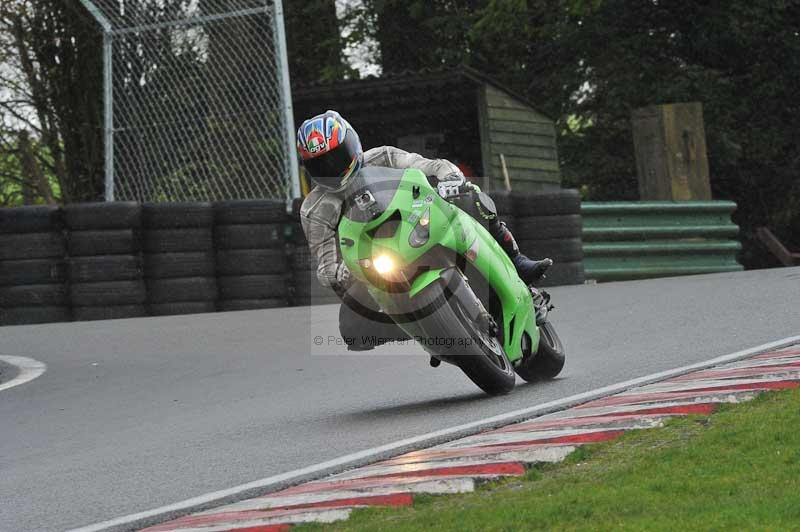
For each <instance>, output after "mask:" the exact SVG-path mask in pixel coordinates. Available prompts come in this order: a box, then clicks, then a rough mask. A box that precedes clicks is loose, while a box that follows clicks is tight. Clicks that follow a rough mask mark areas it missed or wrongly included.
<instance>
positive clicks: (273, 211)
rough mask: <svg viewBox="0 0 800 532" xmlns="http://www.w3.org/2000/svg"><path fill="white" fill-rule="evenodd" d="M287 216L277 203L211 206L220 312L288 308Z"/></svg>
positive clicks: (241, 202) (237, 202) (229, 202)
mask: <svg viewBox="0 0 800 532" xmlns="http://www.w3.org/2000/svg"><path fill="white" fill-rule="evenodd" d="M286 218H287V217H286V204H285V203H284V202H283V201H280V200H239V201H220V202H217V203H215V204H214V224H215V226H214V245H215V248H216V252H217V256H216V264H217V281H218V285H219V292H220V299H219V302H218V304H217V306H218V309H219V310H221V311H231V310H251V309H262V308H275V307H285V306H288V305H289V302H288V298H289V282H288V278H289V265H288V262H287V257H286V236H285V233H286Z"/></svg>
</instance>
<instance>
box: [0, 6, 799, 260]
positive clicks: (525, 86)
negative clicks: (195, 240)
mask: <svg viewBox="0 0 800 532" xmlns="http://www.w3.org/2000/svg"><path fill="white" fill-rule="evenodd" d="M346 4H347V7H346V8H345V9H341V8H342V7H343V6H344V4H342V5H341V6H340V14H341V13H342V12H343V16H340V17H337V10H336V4H335V3H334V1H333V0H309V1H301V0H285V1H284V7H285V13H286V29H287V39H288V49H289V62H290V71H291V77H292V84H293V86H294V87H301V86H304V85H308V84H313V83H320V82H335V81H336V80H341V79H346V78H355V77H358V75H359V74H358V71H357V70H356V69H355V68H354V66H356V67H358V66H359V65H362V64H373V65H376V66H377V67H379V68H380V69H381V70H382V71H383V72H393V73H396V72H403V71H418V70H422V69H439V68H443V67H448V66H455V65H459V64H468V65H470V66H472V67H474V68H477V69H479V70H481V71H483V72H485V73H486V74H488V75H490V76H492V77H494V78H496V79H497V80H498V81H500V82H501V83H504V84H506V85H508V86H510V87H512V88H513V89H514V90H515V91H516V92H518V93H520V94H522V95H524V96H525V97H527V98H528V100H529V101H530V102H532V103H533V105H534V106H535V107H537V108H538V109H540V110H541V111H543V112H545V113H546V114H548V115H550V116H551V117H553V118H554V119H555V120H556V121H557V127H558V129H559V153H560V158H561V164H562V168H563V172H564V176H565V182H566V183H565V185H566V186H574V187H578V188H580V189H581V190H582V191H583V193H584V196H585V198H586V199H590V200H607V199H636V197H637V190H638V189H637V186H636V169H635V161H634V152H633V141H632V137H631V125H630V115H631V111H632V110H633V109H636V108H638V107H642V106H647V105H653V104H662V103H671V102H684V101H700V102H702V103H703V106H704V114H705V121H706V134H707V137H708V149H709V160H710V165H711V175H712V189H713V192H714V196H715V198H718V199H732V200H734V201H736V202H737V203H738V205H739V209H738V211H737V213H736V214H735V220H736V221H737V223H739V224H740V225H741V226H742V230H743V234H742V237H743V240H744V242H745V249H746V251H745V254H744V255H743V257H742V259H743V261H744V263H745V264H746V265H747V266H750V267H755V266H766V265H770V264H771V260H772V259H769V258H765V255H764V254H763V253H762V250H761V248H760V247H759V246H758V245H756V244H755V243H754V242H753V241H752V231H753V228H755V227H757V226H759V225H767V226H769V227H771V228H772V229H773V230H774V231H775V232H776V233H777V234H778V235H779V237H780V238H782V239H783V240H784V241H786V242H788V243H790V245H791V246H793V247H795V248H797V249H800V126H799V125H798V124H800V98H798V94H797V90H798V87H800V34H799V33H798V32H799V31H800V0H706V1H702V2H698V1H694V0H646V1H642V2H630V1H625V0H363V1H361V2H348V3H346ZM100 41H101V36H100V34H99V32H98V31H97V28H96V26H94V25H93V24H92V21H91V18H90V17H89V15H88V13H86V12H85V11H84V9H83V7H82V6H81V5H80V2H79V1H78V0H11V1H9V2H3V4H2V6H0V65H2V66H3V68H2V69H0V77H2V82H3V85H4V87H5V90H4V91H3V92H2V93H0V109H1V112H0V114H2V116H3V121H2V123H1V124H0V202H2V203H4V204H18V203H23V202H24V203H31V202H43V201H47V202H50V201H79V200H89V199H96V198H99V197H101V196H102V158H103V155H102V136H101V133H100V132H101V125H102V116H101V106H100V101H101V94H102V92H101V90H100V83H101V79H102V69H101V55H100V53H101V49H100ZM346 47H350V48H347V49H356V50H358V52H356V53H355V57H352V58H351V60H350V61H348V60H347V59H346V58H345V53H344V50H345V49H346ZM353 47H355V48H353Z"/></svg>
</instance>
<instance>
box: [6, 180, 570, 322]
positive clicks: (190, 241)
mask: <svg viewBox="0 0 800 532" xmlns="http://www.w3.org/2000/svg"><path fill="white" fill-rule="evenodd" d="M490 195H491V196H492V197H493V198H494V200H495V204H496V206H497V209H498V211H499V213H500V216H501V219H502V220H503V221H505V222H506V223H507V224H508V225H509V227H510V228H512V230H514V232H515V235H516V237H517V239H518V241H519V244H520V247H521V249H522V250H523V251H524V252H526V253H529V254H530V255H532V256H535V257H541V256H551V257H552V258H554V259H555V260H556V265H555V266H553V268H552V269H551V271H550V273H549V274H548V278H547V279H546V280H545V284H549V285H552V284H572V283H580V282H582V281H583V267H582V263H581V262H580V256H581V255H580V217H579V216H578V208H579V200H578V196H577V193H576V192H574V191H561V192H551V193H546V194H544V199H543V198H542V197H541V196H542V195H541V194H531V193H521V194H517V193H514V194H509V193H490ZM299 205H300V201H299V200H295V201H294V202H293V206H294V208H293V210H292V213H291V214H287V213H286V206H285V203H284V202H282V201H275V200H247V201H222V202H217V203H213V204H211V203H203V202H186V203H157V204H150V203H146V204H139V203H136V202H112V203H83V204H71V205H66V206H64V207H56V206H30V207H19V208H3V209H0V325H11V324H24V323H46V322H55V321H70V320H94V319H112V318H129V317H137V316H161V315H168V314H187V313H201V312H213V311H215V310H220V311H223V310H245V309H256V308H272V307H281V306H287V305H289V304H292V305H309V304H320V303H336V302H338V298H337V297H336V295H335V294H334V293H333V291H331V290H330V289H328V288H324V287H322V286H320V284H319V282H318V281H317V277H316V269H317V264H316V261H315V260H314V258H313V257H312V256H311V254H310V253H309V251H308V244H307V242H306V240H305V235H304V234H303V231H302V228H301V227H300V221H299Z"/></svg>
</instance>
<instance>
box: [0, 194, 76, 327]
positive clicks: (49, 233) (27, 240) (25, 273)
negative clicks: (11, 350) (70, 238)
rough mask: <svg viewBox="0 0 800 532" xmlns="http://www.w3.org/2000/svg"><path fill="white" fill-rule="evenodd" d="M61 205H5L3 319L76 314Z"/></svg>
mask: <svg viewBox="0 0 800 532" xmlns="http://www.w3.org/2000/svg"><path fill="white" fill-rule="evenodd" d="M64 256H65V243H64V233H63V230H62V223H61V211H60V209H59V208H58V207H55V206H49V205H42V206H30V207H18V208H9V209H0V325H20V324H26V323H48V322H58V321H69V320H70V309H69V298H68V293H67V285H66V264H65V261H64Z"/></svg>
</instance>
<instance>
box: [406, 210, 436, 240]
mask: <svg viewBox="0 0 800 532" xmlns="http://www.w3.org/2000/svg"><path fill="white" fill-rule="evenodd" d="M430 223H431V210H430V209H428V210H426V211H425V213H424V214H423V215H422V216H420V218H419V221H418V222H417V225H415V226H414V229H413V230H412V231H411V234H410V235H408V245H409V246H411V247H412V248H418V247H422V246H424V245H425V244H426V243H427V242H428V239H429V238H430V236H431V233H430V228H429V227H428V226H429V225H430Z"/></svg>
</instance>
